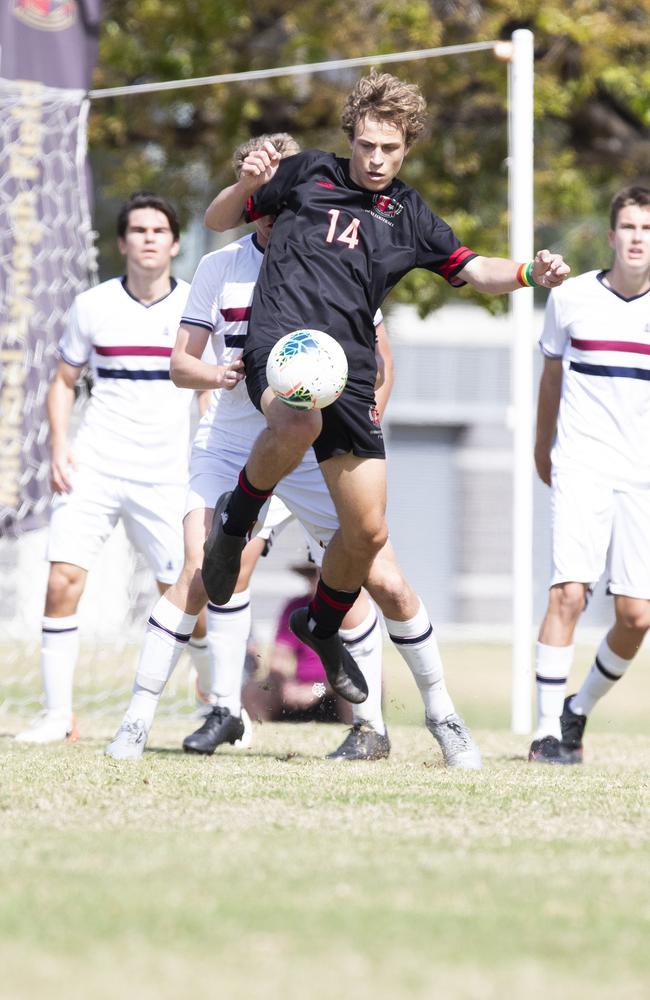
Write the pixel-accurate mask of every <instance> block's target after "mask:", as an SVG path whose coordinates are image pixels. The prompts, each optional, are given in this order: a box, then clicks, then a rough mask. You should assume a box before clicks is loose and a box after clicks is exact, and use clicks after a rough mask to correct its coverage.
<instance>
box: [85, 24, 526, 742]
mask: <svg viewBox="0 0 650 1000" xmlns="http://www.w3.org/2000/svg"><path fill="white" fill-rule="evenodd" d="M485 50H492V51H493V52H494V55H495V56H496V58H498V59H501V60H502V61H504V62H507V63H508V207H509V216H510V233H509V249H510V256H511V257H512V258H513V259H514V260H522V261H524V260H530V258H531V257H532V254H533V240H534V225H533V204H534V200H533V178H534V168H533V153H534V145H533V117H534V114H533V86H534V52H533V33H532V31H529V30H528V29H526V28H522V29H519V30H517V31H515V32H513V35H512V39H511V40H510V41H486V42H471V43H468V44H465V45H446V46H442V47H439V48H433V49H419V50H414V51H409V52H390V53H380V54H378V55H374V56H360V57H358V58H354V59H334V60H330V61H327V62H318V63H303V64H300V65H295V66H280V67H275V68H272V69H263V70H251V71H249V72H243V73H223V74H221V75H218V76H204V77H195V78H194V79H190V80H170V81H164V82H160V83H144V84H136V85H133V86H127V87H107V88H104V89H102V90H91V91H89V94H88V96H89V97H90V98H91V99H92V100H100V99H102V98H104V97H122V96H127V95H131V94H144V93H155V92H160V91H165V90H181V89H184V88H188V87H200V86H207V85H212V84H218V83H236V82H243V81H247V80H263V79H269V78H272V77H283V76H298V75H304V74H309V73H322V72H331V71H333V70H338V69H350V68H352V67H358V66H371V65H387V64H389V63H396V62H400V63H401V62H414V61H423V60H425V59H435V58H438V57H441V56H454V55H460V54H463V53H468V52H480V51H485ZM510 317H511V328H512V343H511V377H512V386H511V406H510V411H509V412H510V424H511V430H512V435H513V520H512V549H513V561H512V583H513V588H512V589H513V593H512V714H511V726H512V730H513V732H515V733H520V734H525V733H528V732H530V729H531V721H532V720H531V681H532V637H533V631H532V630H533V465H532V450H533V409H534V407H533V401H534V394H533V359H532V351H531V345H530V331H531V330H532V327H533V322H534V316H533V290H532V288H526V289H520V290H518V291H517V292H516V293H513V294H512V295H511V296H510Z"/></svg>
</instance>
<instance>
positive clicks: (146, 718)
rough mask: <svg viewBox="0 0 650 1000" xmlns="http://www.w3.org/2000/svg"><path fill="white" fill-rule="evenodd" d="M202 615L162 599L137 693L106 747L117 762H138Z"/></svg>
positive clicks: (155, 611) (153, 618)
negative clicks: (164, 696)
mask: <svg viewBox="0 0 650 1000" xmlns="http://www.w3.org/2000/svg"><path fill="white" fill-rule="evenodd" d="M197 617H198V615H191V614H188V613H187V612H185V611H182V610H181V609H180V608H177V607H176V605H174V604H172V603H171V601H170V600H168V598H167V597H166V596H163V597H161V598H160V600H159V601H158V603H157V604H156V606H155V607H154V609H153V611H152V612H151V617H150V618H149V624H148V627H147V632H146V634H145V639H144V643H143V645H142V649H141V651H140V659H139V661H138V668H137V672H136V675H135V683H134V685H133V694H132V695H131V701H130V703H129V707H128V708H127V710H126V713H125V715H124V718H123V719H122V723H121V725H120V728H119V729H118V731H117V732H116V734H115V736H114V737H113V739H112V740H111V742H110V743H109V744H108V746H107V747H106V751H105V753H106V755H107V756H108V757H113V758H115V760H138V759H139V758H140V757H142V754H143V753H144V748H145V745H146V742H147V736H148V734H149V730H150V728H151V725H152V723H153V719H154V715H155V714H156V709H157V707H158V702H159V701H160V698H161V696H162V693H163V691H164V689H165V685H166V683H167V681H168V680H169V678H170V677H171V675H172V673H173V671H174V668H175V666H176V664H177V663H178V660H179V658H180V655H181V653H182V652H183V650H184V649H187V645H188V643H189V641H190V636H191V635H192V632H193V630H194V626H195V625H196V620H197Z"/></svg>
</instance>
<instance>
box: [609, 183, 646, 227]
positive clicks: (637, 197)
mask: <svg viewBox="0 0 650 1000" xmlns="http://www.w3.org/2000/svg"><path fill="white" fill-rule="evenodd" d="M626 205H640V206H641V207H642V208H646V207H648V206H650V187H645V186H643V185H641V184H631V185H630V187H626V188H623V190H622V191H619V192H618V194H615V195H614V197H613V198H612V203H611V205H610V206H609V228H610V229H616V223H617V221H618V213H619V212H620V210H621V209H622V208H625V206H626Z"/></svg>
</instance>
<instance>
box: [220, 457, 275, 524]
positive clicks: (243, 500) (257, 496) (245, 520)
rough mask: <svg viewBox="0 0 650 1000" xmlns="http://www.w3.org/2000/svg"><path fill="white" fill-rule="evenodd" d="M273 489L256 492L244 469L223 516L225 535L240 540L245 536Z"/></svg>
mask: <svg viewBox="0 0 650 1000" xmlns="http://www.w3.org/2000/svg"><path fill="white" fill-rule="evenodd" d="M274 489H275V486H271V487H269V489H267V490H258V489H257V487H255V486H253V485H252V484H251V482H250V481H249V479H248V476H247V475H246V468H245V467H244V468H243V469H242V470H241V472H240V473H239V482H238V483H237V485H236V486H235V488H234V490H233V491H232V496H231V498H230V503H229V504H228V506H227V507H226V510H225V512H224V515H223V518H224V520H223V530H224V532H225V533H226V535H239V536H240V537H241V538H243V537H244V535H247V534H248V532H249V531H250V530H251V528H252V527H253V525H254V524H255V522H256V521H257V515H258V514H259V512H260V511H261V509H262V507H263V506H264V504H265V503H266V501H267V500H268V498H269V497H270V496H271V495H272V493H273V490H274Z"/></svg>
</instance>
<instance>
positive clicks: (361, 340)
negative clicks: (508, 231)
mask: <svg viewBox="0 0 650 1000" xmlns="http://www.w3.org/2000/svg"><path fill="white" fill-rule="evenodd" d="M349 163H350V161H349V160H348V159H342V158H341V157H337V156H334V155H333V154H332V153H323V152H321V151H320V150H307V151H306V152H303V153H298V154H296V155H295V156H290V157H287V158H286V159H283V160H281V161H280V164H279V166H278V169H277V172H276V174H275V176H274V177H273V178H272V179H271V180H270V181H269V182H268V183H267V184H265V185H264V186H263V187H261V188H260V189H259V190H258V191H256V193H255V195H254V197H253V198H251V200H250V202H249V205H248V209H247V219H248V220H249V221H253V220H254V219H256V218H259V217H260V216H263V215H275V216H276V217H277V219H276V222H275V224H274V226H273V232H272V236H271V240H270V242H269V246H268V248H267V250H266V253H265V254H264V263H263V265H262V270H261V273H260V277H259V280H258V283H257V286H256V288H255V293H254V296H253V303H252V309H251V317H250V326H249V333H248V337H247V341H246V348H245V352H244V353H245V355H247V354H248V353H250V352H251V351H253V350H257V349H259V348H262V347H268V348H269V349H270V348H271V346H272V345H273V344H274V343H275V342H276V341H277V340H278V339H279V338H280V337H281V336H283V335H284V334H285V333H289V332H290V331H292V330H297V329H300V328H302V327H308V328H312V329H316V330H323V331H324V332H325V333H329V334H330V335H331V336H333V337H335V338H336V340H338V341H339V343H340V344H341V345H342V346H343V348H344V350H345V353H346V355H347V358H348V368H349V381H355V382H361V383H365V384H370V385H374V381H375V374H376V363H375V350H374V346H375V345H374V340H375V338H374V324H373V317H374V315H375V312H376V311H377V309H378V308H379V307H380V306H381V303H382V302H383V300H384V297H385V296H386V294H387V293H388V292H389V291H390V290H391V288H393V286H394V285H396V284H397V282H398V281H399V280H400V278H402V277H403V276H404V275H405V274H407V273H408V272H409V271H411V270H413V268H416V267H423V268H426V269H427V270H430V271H434V272H436V273H437V274H440V275H442V277H444V278H446V279H447V281H449V282H450V283H451V284H463V282H462V281H461V280H460V279H456V280H454V279H455V276H456V275H457V273H458V271H460V270H462V268H463V267H464V266H465V265H466V264H467V262H468V261H470V260H471V259H472V258H473V257H475V256H476V254H475V253H473V252H472V251H471V250H468V249H467V247H464V246H462V245H461V243H460V242H459V240H458V239H457V238H456V236H455V234H454V233H453V231H452V230H451V229H450V227H449V226H448V225H447V223H446V222H444V221H443V220H442V219H440V218H438V216H436V215H434V213H433V212H432V211H431V210H430V209H429V208H428V207H427V205H426V204H425V203H424V201H423V200H422V198H421V197H420V196H419V194H418V193H417V191H415V190H414V189H413V188H411V187H409V186H408V185H406V184H404V183H403V182H402V181H400V180H397V179H395V180H393V181H392V183H391V184H390V185H389V186H388V187H387V188H386V189H385V190H383V191H380V192H375V191H369V190H367V189H366V188H362V187H359V185H357V184H355V183H354V181H352V180H351V178H350V171H349Z"/></svg>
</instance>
